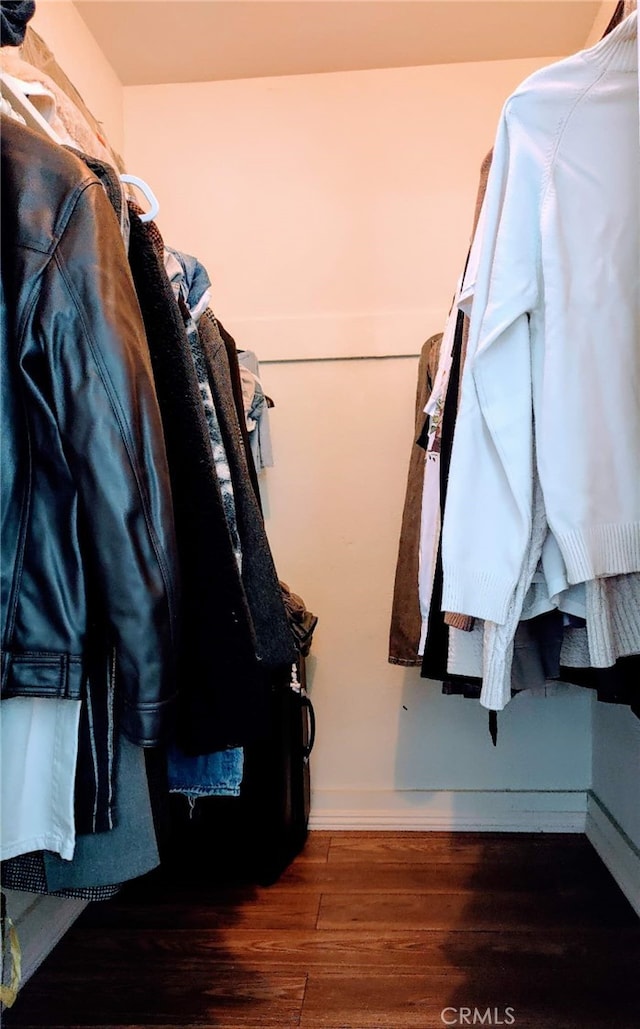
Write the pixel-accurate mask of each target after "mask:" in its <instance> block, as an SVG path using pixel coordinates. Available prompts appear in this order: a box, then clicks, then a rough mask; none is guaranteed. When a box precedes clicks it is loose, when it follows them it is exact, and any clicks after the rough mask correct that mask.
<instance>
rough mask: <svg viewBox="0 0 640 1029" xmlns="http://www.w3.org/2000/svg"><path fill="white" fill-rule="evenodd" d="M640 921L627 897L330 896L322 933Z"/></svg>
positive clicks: (578, 926) (322, 908)
mask: <svg viewBox="0 0 640 1029" xmlns="http://www.w3.org/2000/svg"><path fill="white" fill-rule="evenodd" d="M636 920H637V919H636V916H635V914H634V912H633V910H632V908H631V907H630V906H629V905H628V903H627V902H626V901H625V900H624V898H623V897H620V898H618V897H616V896H615V895H613V897H607V898H606V902H603V898H602V897H601V896H600V895H599V894H593V895H591V896H589V895H586V894H585V893H582V892H580V893H577V894H573V895H571V896H565V897H563V898H562V901H560V898H559V897H558V896H557V895H554V894H551V893H550V894H548V895H543V894H535V893H532V894H527V893H525V894H518V893H507V892H504V893H499V894H498V893H494V894H483V893H478V894H472V895H467V894H464V893H430V894H417V895H404V894H397V895H395V896H393V895H391V896H388V895H384V894H378V893H353V894H347V893H344V894H343V893H328V894H324V895H323V896H322V900H321V903H320V914H319V915H318V923H317V926H318V929H346V928H348V927H353V928H357V929H361V930H364V929H368V930H370V931H378V930H381V929H448V930H453V929H458V930H464V931H474V930H479V929H481V930H493V931H495V930H498V929H517V930H519V931H529V932H540V931H542V930H543V929H544V927H545V926H547V925H553V924H561V925H562V926H563V927H565V928H571V929H573V930H578V929H582V928H587V927H596V928H597V927H603V928H607V929H610V928H614V927H616V926H620V927H623V926H633V925H634V924H635V922H636Z"/></svg>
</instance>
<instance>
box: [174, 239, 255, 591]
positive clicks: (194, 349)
mask: <svg viewBox="0 0 640 1029" xmlns="http://www.w3.org/2000/svg"><path fill="white" fill-rule="evenodd" d="M164 265H165V269H166V271H167V275H168V276H169V281H170V282H171V287H172V289H173V292H174V295H175V298H176V301H177V302H178V307H179V308H180V313H181V314H182V318H183V321H184V327H185V332H186V335H187V340H188V342H189V349H190V351H191V357H192V358H193V364H194V367H195V370H196V376H197V379H198V388H199V390H200V399H201V401H202V407H203V409H204V414H205V418H206V419H207V427H208V431H209V442H210V443H211V450H212V453H213V461H214V465H215V470H216V475H217V477H218V485H219V486H220V494H221V497H222V506H223V508H224V514H225V518H226V521H227V527H228V529H229V535H230V536H231V546H232V548H233V553H234V557H235V559H236V562H237V564H238V568H239V569H240V571H242V544H241V541H240V534H239V532H238V517H237V514H236V502H235V497H234V493H233V482H232V480H231V471H230V469H229V460H228V458H227V452H226V448H225V443H224V439H223V438H222V431H221V429H220V421H219V419H218V413H217V411H216V406H215V403H214V400H213V395H212V393H211V384H210V382H209V376H208V371H207V361H206V358H205V355H204V352H203V349H202V342H201V340H200V337H199V335H198V328H197V326H196V320H195V316H194V311H199V310H200V309H201V308H202V304H203V303H204V308H206V306H207V303H208V299H209V296H210V295H211V291H210V289H209V286H210V285H211V283H210V280H209V276H208V275H207V273H206V270H205V269H204V268H203V266H202V265H201V264H200V262H199V261H197V260H196V258H195V257H189V255H188V254H180V253H179V251H177V250H167V249H166V248H165V250H164ZM200 313H202V311H200Z"/></svg>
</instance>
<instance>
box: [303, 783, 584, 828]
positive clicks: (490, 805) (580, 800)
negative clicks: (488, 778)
mask: <svg viewBox="0 0 640 1029" xmlns="http://www.w3.org/2000/svg"><path fill="white" fill-rule="evenodd" d="M586 811H587V794H586V791H585V790H573V791H554V790H549V791H544V792H543V791H539V790H513V791H504V790H500V791H498V790H434V791H427V790H315V791H314V793H313V797H312V804H311V817H310V820H309V827H310V828H311V829H324V830H329V829H331V830H340V829H353V830H358V829H361V830H388V831H392V830H400V831H403V832H410V831H412V830H413V831H425V830H441V831H442V830H446V831H451V832H473V831H478V832H575V833H580V832H584V831H585V823H586Z"/></svg>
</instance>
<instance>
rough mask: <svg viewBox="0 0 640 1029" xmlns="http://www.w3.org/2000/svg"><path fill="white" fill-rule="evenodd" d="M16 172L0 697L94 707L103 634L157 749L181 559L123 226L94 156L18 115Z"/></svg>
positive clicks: (12, 147) (124, 721)
mask: <svg viewBox="0 0 640 1029" xmlns="http://www.w3.org/2000/svg"><path fill="white" fill-rule="evenodd" d="M2 175H3V180H2V181H3V219H2V243H3V263H2V289H3V298H2V300H3V319H2V321H3V332H2V341H1V342H2V378H3V384H4V390H3V405H2V426H1V429H2V432H1V435H2V447H3V462H2V465H3V521H2V547H1V548H0V556H1V559H2V581H3V582H4V583H7V584H11V585H10V591H11V592H10V594H9V595H7V596H6V597H5V598H4V599H3V608H2V618H3V648H4V649H3V653H2V665H3V676H2V695H3V698H6V697H11V696H29V697H43V698H55V697H59V698H61V699H63V698H64V699H71V700H76V699H81V697H82V693H83V684H84V681H85V676H86V674H87V665H88V662H89V660H90V658H91V659H92V658H93V657H94V656H95V655H94V654H93V650H92V649H91V650H90V648H91V644H92V642H93V639H94V637H95V638H97V639H100V641H103V640H107V641H108V654H104V655H100V656H101V657H105V658H106V657H107V656H108V655H110V654H111V652H112V650H113V651H114V652H115V676H116V682H117V691H116V711H115V719H116V721H117V723H118V725H119V726H120V728H121V729H122V731H123V732H125V733H126V734H127V736H128V737H129V738H130V739H131V740H132V741H133V742H137V743H139V744H141V745H145V746H150V745H153V744H155V743H157V741H158V740H159V739H160V738H161V737H162V736H163V735H164V733H165V732H166V729H167V724H168V718H169V717H170V712H171V707H172V704H173V701H174V698H175V674H174V670H175V653H176V646H177V615H178V612H177V603H176V594H177V559H176V548H175V535H174V522H173V509H172V502H171V491H170V487H169V477H168V472H167V458H166V451H165V445H164V438H163V432H162V424H161V420H160V412H159V410H158V404H157V399H156V393H155V388H154V384H153V377H152V372H151V366H150V362H149V353H148V349H147V345H146V340H145V336H144V330H143V327H142V323H141V321H140V313H139V307H138V303H137V300H136V297H135V295H134V292H133V288H132V283H131V277H130V275H129V273H128V271H127V263H126V254H125V251H124V247H123V243H122V239H121V236H120V232H119V227H118V223H117V221H116V218H115V216H114V213H113V210H112V208H111V206H110V204H109V202H108V200H107V198H106V196H105V193H104V190H103V188H102V186H101V185H100V183H99V181H98V180H97V179H96V178H95V176H94V175H92V174H91V173H90V172H88V171H87V169H86V167H85V166H84V165H83V164H82V162H81V161H79V160H78V159H76V158H75V157H72V156H71V155H70V154H69V153H67V152H65V151H64V150H63V149H62V148H61V147H58V146H56V145H54V144H53V143H51V142H50V141H49V140H48V139H45V138H43V137H42V136H40V135H38V134H37V133H35V132H32V131H31V130H29V129H27V128H25V127H23V126H22V125H19V124H18V123H17V122H14V121H12V120H10V119H3V121H2ZM27 441H28V442H29V446H28V447H27V445H26V442H27ZM27 486H28V489H29V493H28V496H29V504H28V505H27V504H25V501H24V498H25V495H26V494H25V491H26V489H27ZM92 627H95V628H96V630H97V631H96V632H95V633H94V632H93V631H92ZM90 630H91V631H90Z"/></svg>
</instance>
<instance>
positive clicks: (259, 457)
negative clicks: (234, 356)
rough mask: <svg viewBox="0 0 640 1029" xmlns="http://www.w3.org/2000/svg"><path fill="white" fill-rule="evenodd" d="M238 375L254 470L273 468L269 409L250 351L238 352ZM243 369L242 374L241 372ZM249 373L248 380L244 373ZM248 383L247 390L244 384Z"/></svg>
mask: <svg viewBox="0 0 640 1029" xmlns="http://www.w3.org/2000/svg"><path fill="white" fill-rule="evenodd" d="M238 361H239V362H240V366H241V367H240V374H241V376H243V375H244V377H243V380H242V381H243V395H244V399H245V418H246V421H247V429H248V432H249V439H250V441H251V452H252V454H253V460H254V462H255V466H256V469H257V470H258V471H259V472H260V471H262V469H263V468H273V463H274V462H273V447H272V444H271V427H270V425H269V407H268V404H267V398H266V396H265V392H264V390H263V388H262V383H261V381H260V365H259V363H258V358H257V357H256V355H255V354H254V353H253V351H252V350H240V351H239V353H238ZM243 369H244V372H243ZM247 372H248V373H249V375H250V376H251V378H250V379H249V378H248V376H247V375H246V373H247ZM247 379H248V382H249V383H250V387H251V388H250V389H249V390H247V389H246V386H245V383H246V382H247Z"/></svg>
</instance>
